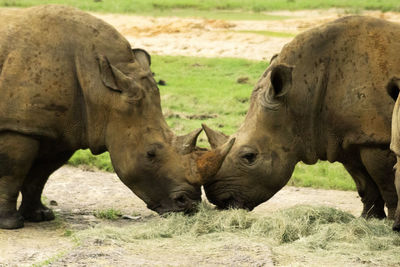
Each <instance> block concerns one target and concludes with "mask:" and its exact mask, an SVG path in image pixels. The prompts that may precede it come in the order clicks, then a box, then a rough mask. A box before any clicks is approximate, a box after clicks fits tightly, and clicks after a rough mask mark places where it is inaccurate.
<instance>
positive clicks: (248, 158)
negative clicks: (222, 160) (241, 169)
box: [241, 152, 257, 165]
mask: <svg viewBox="0 0 400 267" xmlns="http://www.w3.org/2000/svg"><path fill="white" fill-rule="evenodd" d="M241 158H242V159H243V160H244V161H245V162H246V163H247V164H249V165H250V164H253V163H254V162H255V161H256V158H257V153H251V152H249V153H246V154H244V155H242V156H241Z"/></svg>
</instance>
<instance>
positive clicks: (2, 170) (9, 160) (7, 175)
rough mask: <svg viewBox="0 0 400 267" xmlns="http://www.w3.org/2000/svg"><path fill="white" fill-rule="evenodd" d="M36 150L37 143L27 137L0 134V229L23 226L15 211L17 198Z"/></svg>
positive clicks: (7, 133)
mask: <svg viewBox="0 0 400 267" xmlns="http://www.w3.org/2000/svg"><path fill="white" fill-rule="evenodd" d="M38 148H39V142H38V141H37V140H35V139H32V138H30V137H29V136H25V135H21V134H18V133H13V132H3V133H0V228H3V229H15V228H21V227H23V226H24V220H23V218H22V217H21V215H20V214H18V212H17V209H16V205H17V198H18V194H19V191H20V190H21V186H22V183H23V181H24V179H25V177H26V174H27V173H28V171H29V169H30V167H31V166H32V162H33V161H34V160H35V157H36V155H37V152H38Z"/></svg>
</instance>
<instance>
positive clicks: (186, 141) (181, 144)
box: [173, 128, 203, 155]
mask: <svg viewBox="0 0 400 267" xmlns="http://www.w3.org/2000/svg"><path fill="white" fill-rule="evenodd" d="M202 130H203V129H202V128H199V129H196V130H194V131H192V132H190V133H188V134H186V135H180V136H177V137H176V138H175V140H174V142H173V145H174V146H175V147H176V148H177V150H178V152H179V153H180V154H182V155H186V154H189V153H191V152H192V151H194V150H195V149H196V141H197V137H198V136H199V134H200V133H201V131H202Z"/></svg>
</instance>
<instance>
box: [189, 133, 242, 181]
mask: <svg viewBox="0 0 400 267" xmlns="http://www.w3.org/2000/svg"><path fill="white" fill-rule="evenodd" d="M235 140H236V139H235V138H232V139H231V140H229V142H227V143H225V144H224V145H223V146H221V147H219V148H217V149H213V150H211V151H207V152H205V153H203V154H201V155H200V156H199V157H198V158H197V160H196V164H197V171H198V173H199V175H200V183H201V184H205V183H207V182H208V180H209V179H210V178H212V177H213V176H215V174H217V172H218V170H219V169H220V168H221V165H222V163H223V162H224V160H225V157H226V155H228V153H229V151H230V150H231V148H232V146H233V144H234V143H235Z"/></svg>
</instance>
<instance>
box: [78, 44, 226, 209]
mask: <svg viewBox="0 0 400 267" xmlns="http://www.w3.org/2000/svg"><path fill="white" fill-rule="evenodd" d="M130 53H131V55H130V57H129V56H126V57H127V59H126V60H125V61H124V58H122V59H121V58H120V59H115V58H114V60H113V61H116V62H119V63H115V64H112V63H111V62H112V60H111V59H110V60H109V59H108V58H107V57H105V56H102V55H97V59H96V63H94V62H92V63H93V64H97V65H98V66H97V69H98V72H97V75H93V77H89V78H88V77H87V76H88V74H80V73H82V72H83V70H82V66H84V64H89V63H88V62H78V64H77V65H78V70H77V72H78V76H79V75H80V76H81V77H80V78H79V80H80V82H81V84H83V85H81V87H87V88H94V87H97V88H101V90H99V89H97V90H96V91H94V90H93V91H92V92H87V91H88V90H89V89H86V91H85V90H83V91H84V95H85V96H84V98H85V102H86V106H87V111H86V115H85V116H86V117H87V118H86V120H87V125H88V126H87V128H88V129H87V140H88V146H89V148H90V149H91V151H92V152H93V153H99V152H102V151H104V150H107V151H109V153H110V157H111V161H112V164H113V167H114V169H115V171H116V173H117V174H118V176H119V177H120V179H121V180H122V182H123V183H124V184H125V185H127V186H128V187H129V188H130V189H131V190H132V191H133V192H134V193H135V194H136V195H137V196H139V197H140V198H141V199H142V200H143V201H144V202H145V203H146V204H147V206H148V208H150V209H152V210H154V211H157V212H158V213H160V214H161V213H165V212H171V211H185V212H188V211H191V210H193V209H194V207H195V204H196V203H197V202H198V201H200V200H201V190H200V186H201V184H202V183H203V182H202V179H204V178H203V177H207V176H211V175H213V174H215V172H216V171H217V169H218V168H219V167H220V165H221V164H222V161H223V159H224V155H222V154H221V152H223V153H225V154H226V153H227V152H228V151H227V150H226V149H225V150H223V151H222V150H215V151H209V152H204V151H196V139H197V136H198V135H199V133H200V132H201V129H197V130H195V131H193V132H191V133H189V134H187V135H183V136H176V135H175V134H174V133H173V132H172V131H171V130H170V129H169V127H168V125H167V123H166V121H165V119H164V117H163V114H162V110H161V105H160V93H159V90H158V87H157V84H156V82H155V80H154V79H153V75H152V72H151V71H150V68H149V66H150V56H149V55H148V54H147V53H146V52H145V51H144V50H133V53H132V52H130ZM79 66H80V67H79ZM95 69H96V68H95ZM99 75H100V79H99ZM85 77H86V78H85ZM96 78H97V80H101V81H100V84H98V83H97V80H96ZM82 81H83V82H82ZM91 83H92V84H91ZM93 83H94V84H93ZM85 84H86V86H85ZM205 159H211V162H213V163H215V162H219V163H217V166H210V167H211V168H210V167H208V166H207V164H208V163H207V162H208V161H205ZM198 165H199V167H200V168H199V169H198V168H197V166H198ZM203 169H207V170H215V171H214V173H210V172H209V173H206V174H205V173H204V171H203V172H202V170H203Z"/></svg>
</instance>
